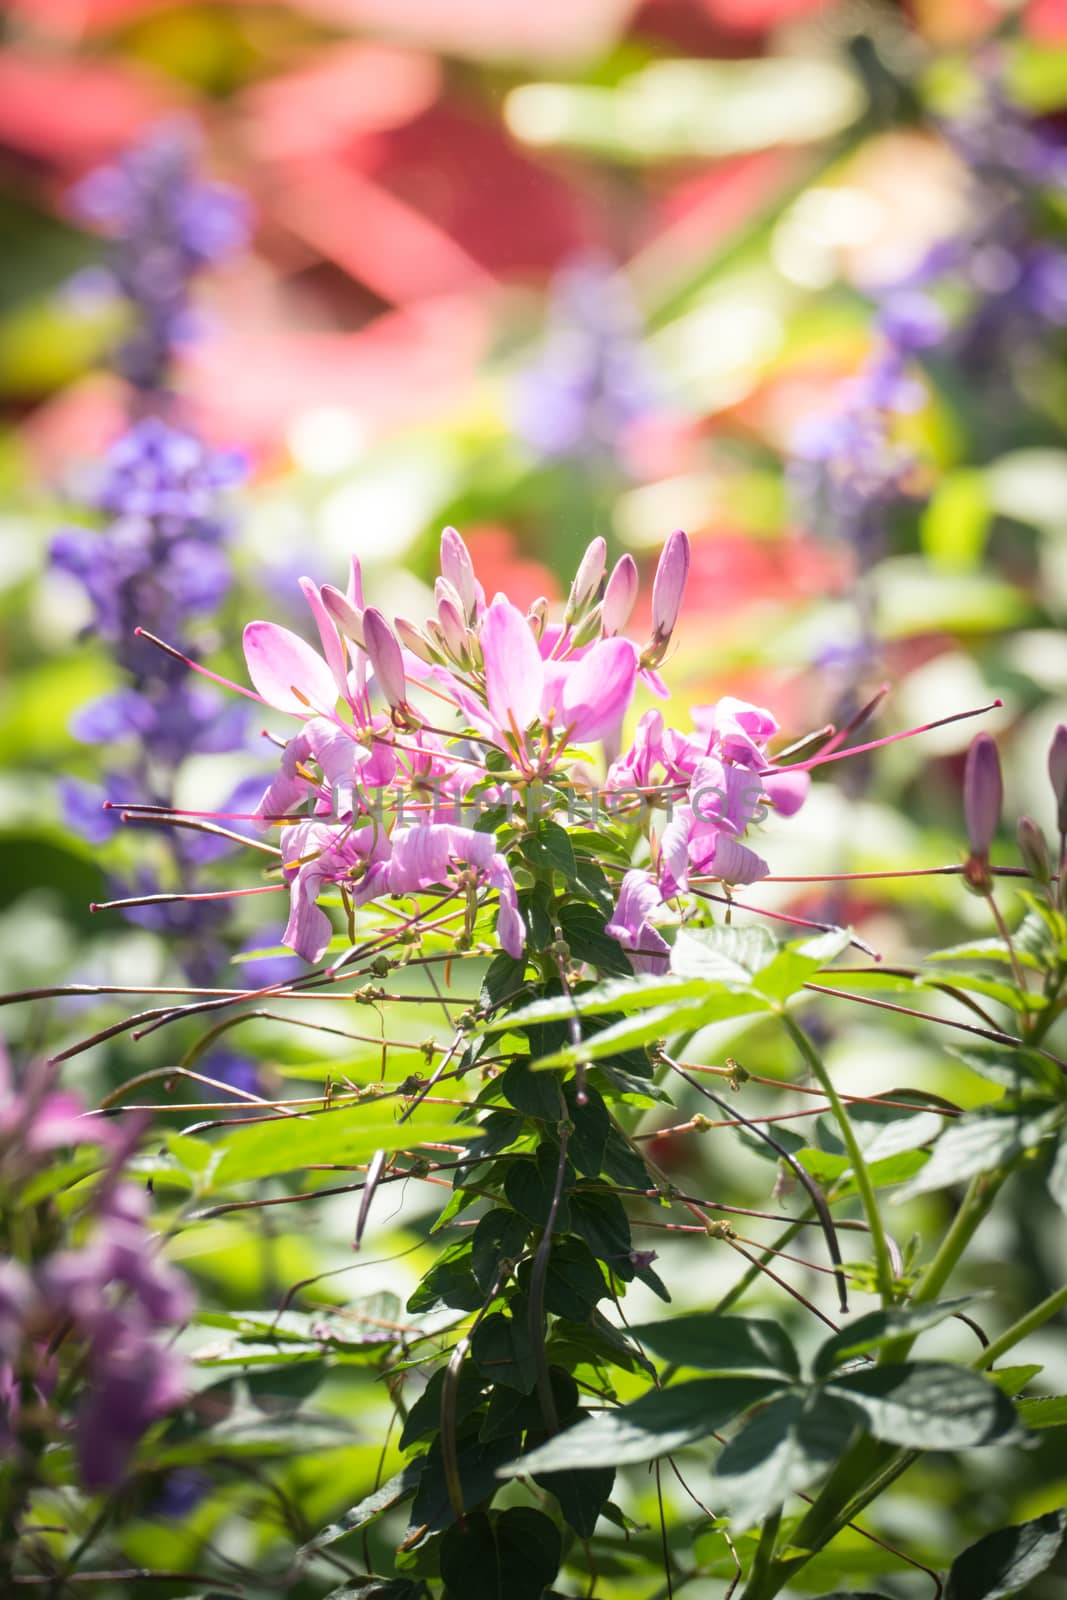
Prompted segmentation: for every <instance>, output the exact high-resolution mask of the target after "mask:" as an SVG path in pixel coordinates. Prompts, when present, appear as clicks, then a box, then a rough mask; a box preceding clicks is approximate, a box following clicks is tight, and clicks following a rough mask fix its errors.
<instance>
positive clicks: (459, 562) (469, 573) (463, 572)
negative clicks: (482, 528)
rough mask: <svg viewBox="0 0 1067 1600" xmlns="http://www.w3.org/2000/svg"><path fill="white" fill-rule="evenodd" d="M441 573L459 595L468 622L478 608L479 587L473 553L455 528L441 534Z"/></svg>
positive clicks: (471, 619) (461, 607)
mask: <svg viewBox="0 0 1067 1600" xmlns="http://www.w3.org/2000/svg"><path fill="white" fill-rule="evenodd" d="M441 575H442V577H445V578H447V579H448V581H449V583H450V584H451V585H452V587H453V589H454V590H455V591H456V593H457V595H458V596H459V601H460V609H461V610H462V612H463V615H464V616H465V618H466V620H467V621H468V622H473V621H474V616H475V612H476V610H477V588H476V580H475V576H474V562H473V561H472V560H471V553H470V551H469V550H468V549H467V546H466V545H465V544H464V543H463V540H462V539H461V538H460V536H459V534H458V533H457V532H456V530H455V528H446V529H445V531H444V533H442V535H441Z"/></svg>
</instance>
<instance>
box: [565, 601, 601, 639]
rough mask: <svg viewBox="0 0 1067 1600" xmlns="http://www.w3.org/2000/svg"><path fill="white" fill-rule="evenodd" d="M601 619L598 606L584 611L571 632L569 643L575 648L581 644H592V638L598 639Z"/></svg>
mask: <svg viewBox="0 0 1067 1600" xmlns="http://www.w3.org/2000/svg"><path fill="white" fill-rule="evenodd" d="M601 621H602V612H601V609H600V607H599V606H594V607H593V609H592V611H587V612H586V614H585V616H584V617H583V618H582V620H581V621H580V622H579V623H578V625H577V627H576V628H575V630H574V632H573V633H572V634H571V644H572V645H574V646H575V647H576V648H577V647H579V646H581V645H583V644H592V642H593V640H594V639H599V638H600V625H601Z"/></svg>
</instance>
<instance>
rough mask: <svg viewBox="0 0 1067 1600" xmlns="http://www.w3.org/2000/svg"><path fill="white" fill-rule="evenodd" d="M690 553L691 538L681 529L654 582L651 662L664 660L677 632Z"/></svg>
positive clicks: (662, 557) (648, 654)
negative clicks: (676, 627) (666, 650)
mask: <svg viewBox="0 0 1067 1600" xmlns="http://www.w3.org/2000/svg"><path fill="white" fill-rule="evenodd" d="M689 556H690V552H689V540H688V538H687V537H686V535H685V534H684V533H683V532H682V530H681V529H680V528H677V529H675V531H674V533H672V534H671V536H670V538H669V539H668V540H667V543H666V544H665V545H664V546H663V552H662V554H661V555H660V558H659V565H658V566H657V567H656V576H655V578H654V579H653V582H652V639H651V642H650V646H649V649H648V650H647V651H646V652H645V655H646V657H648V658H649V665H653V666H654V665H657V664H658V663H659V661H662V659H663V652H664V651H665V649H666V647H667V645H668V644H669V642H670V637H671V634H672V633H673V632H674V629H675V624H676V623H677V621H678V614H679V612H680V611H681V609H682V600H683V599H684V597H685V586H686V583H687V581H688V578H689Z"/></svg>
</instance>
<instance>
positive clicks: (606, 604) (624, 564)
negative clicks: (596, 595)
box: [601, 555, 638, 639]
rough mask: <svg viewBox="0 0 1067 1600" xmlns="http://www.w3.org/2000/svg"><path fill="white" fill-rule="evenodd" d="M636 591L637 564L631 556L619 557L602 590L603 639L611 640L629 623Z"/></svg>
mask: <svg viewBox="0 0 1067 1600" xmlns="http://www.w3.org/2000/svg"><path fill="white" fill-rule="evenodd" d="M637 589H638V580H637V562H636V561H635V560H634V558H633V556H631V555H625V556H620V557H619V559H618V561H617V562H616V563H615V567H614V570H613V572H612V574H611V577H610V578H609V579H608V586H607V588H606V589H605V590H604V601H603V606H602V608H601V615H602V616H603V619H604V620H603V632H604V638H605V639H613V638H614V637H615V635H616V634H617V633H621V632H622V630H623V628H625V626H626V624H627V623H628V622H629V620H630V613H631V612H632V611H633V608H634V605H635V604H636V601H637Z"/></svg>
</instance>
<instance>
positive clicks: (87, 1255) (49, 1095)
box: [0, 1061, 192, 1492]
mask: <svg viewBox="0 0 1067 1600" xmlns="http://www.w3.org/2000/svg"><path fill="white" fill-rule="evenodd" d="M136 1131H137V1130H136V1129H134V1130H133V1136H134V1137H135V1136H136ZM92 1144H95V1145H97V1146H99V1147H100V1159H101V1164H102V1166H103V1168H104V1171H103V1175H102V1177H101V1178H100V1179H99V1180H98V1182H97V1184H96V1186H95V1188H94V1189H93V1191H92V1199H91V1202H90V1205H89V1207H88V1211H87V1214H86V1215H85V1217H84V1218H83V1219H82V1224H81V1227H82V1228H83V1230H84V1232H83V1234H82V1235H81V1236H80V1237H79V1242H78V1243H77V1244H76V1245H72V1244H70V1243H67V1244H66V1245H63V1244H62V1242H61V1237H60V1235H59V1231H58V1229H55V1228H54V1227H53V1226H52V1225H51V1223H50V1219H49V1217H48V1213H47V1208H46V1207H41V1206H39V1205H38V1206H33V1207H26V1208H24V1209H22V1210H21V1216H22V1219H23V1224H24V1229H23V1235H22V1236H20V1239H19V1243H20V1244H22V1245H23V1246H24V1247H26V1248H23V1249H20V1250H16V1251H12V1253H11V1255H10V1256H8V1257H7V1258H6V1259H5V1260H4V1261H3V1262H2V1263H0V1446H2V1448H3V1449H4V1451H5V1453H11V1454H13V1455H15V1456H17V1454H18V1452H19V1450H20V1449H21V1441H22V1438H23V1436H24V1435H31V1436H33V1437H35V1438H39V1437H40V1436H41V1435H42V1434H43V1435H44V1436H45V1438H46V1439H48V1440H49V1441H53V1440H57V1441H58V1440H62V1439H64V1438H66V1437H68V1436H70V1437H72V1438H73V1442H74V1447H75V1452H76V1456H77V1461H78V1472H79V1477H80V1480H81V1483H82V1486H83V1487H84V1488H85V1489H86V1490H88V1491H90V1492H96V1491H99V1490H102V1489H108V1488H111V1487H113V1486H114V1485H116V1484H118V1483H120V1482H121V1481H122V1479H123V1477H124V1476H125V1474H126V1472H127V1470H128V1467H129V1463H130V1460H131V1457H132V1455H133V1452H134V1450H135V1449H136V1446H137V1444H138V1442H139V1440H140V1439H141V1437H142V1436H143V1434H144V1433H145V1432H146V1430H147V1429H148V1428H149V1427H150V1426H151V1425H152V1423H154V1422H155V1421H156V1420H157V1419H158V1418H160V1417H161V1416H163V1415H164V1414H165V1413H166V1412H167V1411H169V1410H170V1409H171V1408H172V1407H173V1406H175V1405H176V1404H177V1403H178V1402H179V1401H180V1400H181V1399H182V1397H183V1395H184V1392H185V1385H184V1370H183V1364H182V1362H181V1360H180V1358H179V1357H178V1356H177V1355H176V1354H175V1352H174V1351H173V1349H172V1348H171V1345H170V1343H169V1342H168V1337H167V1336H168V1333H169V1331H170V1330H172V1329H173V1327H174V1326H175V1325H176V1324H180V1323H181V1322H183V1321H184V1320H186V1318H187V1317H188V1316H189V1314H190V1312H191V1309H192V1297H191V1294H190V1290H189V1286H188V1284H187V1282H186V1280H185V1278H184V1277H183V1276H182V1274H181V1273H180V1272H178V1271H177V1269H176V1268H174V1267H173V1266H171V1265H170V1264H169V1263H168V1262H166V1261H164V1260H163V1259H162V1257H161V1256H160V1254H159V1249H158V1244H159V1241H158V1240H157V1239H156V1238H155V1237H154V1236H153V1234H152V1232H151V1230H150V1228H149V1226H148V1222H147V1209H148V1197H147V1195H146V1194H145V1192H144V1191H143V1189H141V1188H139V1187H138V1186H137V1185H136V1184H134V1183H131V1182H128V1181H125V1180H124V1179H123V1178H122V1176H121V1171H122V1165H123V1161H124V1160H125V1157H126V1156H127V1155H128V1153H129V1151H130V1148H131V1132H130V1130H129V1128H127V1130H125V1131H123V1132H122V1133H119V1132H118V1131H116V1130H115V1129H114V1127H113V1125H112V1124H109V1123H106V1122H104V1121H103V1120H101V1119H99V1118H94V1119H90V1118H88V1117H87V1116H86V1115H84V1113H83V1110H82V1106H81V1104H80V1102H79V1101H78V1099H77V1097H76V1096H74V1095H72V1094H70V1093H68V1092H66V1091H62V1090H57V1089H55V1088H53V1087H52V1086H51V1081H50V1079H48V1078H47V1077H46V1075H45V1073H44V1072H38V1073H36V1074H31V1075H29V1077H28V1079H27V1081H26V1082H25V1083H24V1084H23V1085H22V1086H21V1088H20V1089H19V1088H16V1086H15V1085H14V1084H13V1083H12V1082H11V1080H10V1076H9V1072H8V1069H7V1063H6V1061H5V1062H3V1063H2V1071H0V1180H2V1183H3V1187H4V1191H5V1194H6V1197H7V1203H8V1205H9V1206H10V1211H9V1215H11V1216H14V1214H15V1211H16V1210H17V1209H19V1203H20V1194H21V1191H22V1189H23V1187H24V1186H25V1185H26V1184H27V1183H29V1182H30V1181H31V1180H32V1179H33V1178H34V1176H35V1175H37V1174H39V1173H40V1172H41V1170H42V1169H43V1168H45V1167H47V1166H48V1165H49V1164H50V1163H51V1162H53V1161H54V1158H55V1155H56V1153H57V1151H59V1150H62V1149H66V1148H68V1147H78V1146H84V1145H92ZM26 1228H29V1229H31V1230H32V1232H33V1235H34V1236H33V1237H32V1239H27V1238H26V1237H25V1229H26ZM66 1237H67V1238H68V1239H69V1237H70V1234H69V1231H67V1232H66ZM9 1243H10V1241H9ZM72 1378H73V1379H76V1392H77V1394H78V1395H79V1398H78V1400H77V1402H76V1403H73V1401H72V1398H71V1397H72V1394H73V1392H74V1390H75V1385H74V1383H72V1382H71V1379H72Z"/></svg>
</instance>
